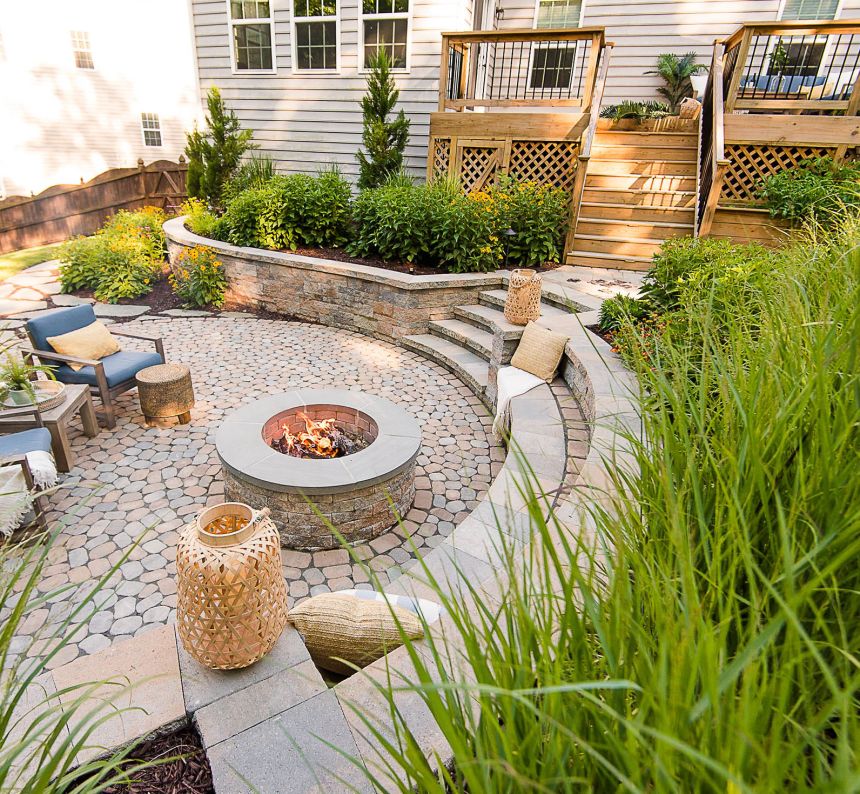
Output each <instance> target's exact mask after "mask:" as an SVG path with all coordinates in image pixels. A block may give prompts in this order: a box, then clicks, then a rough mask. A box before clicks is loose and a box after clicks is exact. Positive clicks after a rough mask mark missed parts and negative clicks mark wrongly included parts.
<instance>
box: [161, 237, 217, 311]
mask: <svg viewBox="0 0 860 794" xmlns="http://www.w3.org/2000/svg"><path fill="white" fill-rule="evenodd" d="M168 278H169V279H170V286H171V287H172V288H173V291H174V293H175V294H176V295H178V296H179V297H180V298H181V299H182V300H183V301H184V303H185V305H186V306H189V307H192V308H200V307H203V306H215V307H216V308H220V307H221V306H223V305H224V294H225V292H226V291H227V276H226V275H225V273H224V266H223V265H222V264H221V262H220V261H219V260H218V259H216V257H215V251H213V250H212V249H211V248H207V247H206V246H205V245H195V246H194V247H193V248H183V249H182V250H181V251H180V252H179V253H178V254H177V255H176V257H175V258H174V261H173V264H172V265H171V268H170V275H169V276H168Z"/></svg>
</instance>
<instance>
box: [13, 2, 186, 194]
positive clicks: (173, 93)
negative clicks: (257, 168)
mask: <svg viewBox="0 0 860 794" xmlns="http://www.w3.org/2000/svg"><path fill="white" fill-rule="evenodd" d="M72 31H85V32H87V33H88V34H89V38H90V45H91V50H92V58H93V63H94V66H95V68H94V69H92V70H85V69H78V68H76V67H75V63H74V55H73V49H72V45H71V32H72ZM0 35H2V40H3V44H4V57H3V58H2V59H0V108H2V111H3V124H2V129H0V144H2V145H0V187H2V188H3V189H4V191H5V194H6V195H9V196H12V195H29V194H30V193H39V192H41V191H42V190H44V189H45V188H47V187H50V186H52V185H55V184H70V183H71V184H74V183H78V182H81V181H87V180H89V179H91V178H92V177H94V176H96V175H97V174H100V173H101V172H103V171H105V170H107V169H110V168H128V167H134V166H135V165H136V164H137V161H138V158H142V159H143V160H144V161H145V162H146V163H150V162H153V161H155V160H173V161H176V160H177V158H178V157H179V156H180V154H182V151H183V149H184V147H185V132H186V130H188V129H190V128H191V127H192V126H193V124H194V122H195V120H196V119H198V118H199V117H200V116H201V113H200V94H199V89H198V84H197V78H196V74H195V65H194V58H193V52H192V49H191V19H190V13H189V9H188V7H187V5H186V4H185V3H183V2H178V0H137V2H133V1H132V0H127V1H126V2H123V3H117V2H115V0H90V2H87V3H69V2H67V1H65V0H41V2H39V3H8V4H6V5H5V6H4V11H3V14H2V15H0ZM141 113H156V114H158V116H159V121H160V127H161V138H162V145H161V146H146V145H144V142H143V134H142V132H141V118H140V116H141Z"/></svg>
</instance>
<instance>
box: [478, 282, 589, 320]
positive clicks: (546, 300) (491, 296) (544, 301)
mask: <svg viewBox="0 0 860 794" xmlns="http://www.w3.org/2000/svg"><path fill="white" fill-rule="evenodd" d="M507 297H508V293H507V291H506V290H503V289H490V290H485V291H484V292H482V293H481V294H480V296H479V300H480V301H481V303H483V304H484V305H485V306H495V307H497V308H501V309H504V307H505V298H507ZM569 307H570V303H569V302H567V301H566V300H565V298H564V296H563V295H560V294H559V293H557V292H555V291H554V290H552V289H550V288H549V287H548V285H547V284H544V285H543V289H542V290H541V306H540V313H541V316H542V317H551V316H556V317H560V316H563V315H566V314H570V313H571V311H570V308H569ZM573 309H574V310H575V311H580V310H581V311H587V307H582V306H576V305H574V306H573Z"/></svg>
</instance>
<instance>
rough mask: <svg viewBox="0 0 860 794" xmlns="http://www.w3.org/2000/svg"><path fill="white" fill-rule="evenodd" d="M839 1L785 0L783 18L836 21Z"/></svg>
mask: <svg viewBox="0 0 860 794" xmlns="http://www.w3.org/2000/svg"><path fill="white" fill-rule="evenodd" d="M838 10H839V0H785V7H784V8H783V9H782V18H783V19H785V20H792V19H836V12H837V11H838Z"/></svg>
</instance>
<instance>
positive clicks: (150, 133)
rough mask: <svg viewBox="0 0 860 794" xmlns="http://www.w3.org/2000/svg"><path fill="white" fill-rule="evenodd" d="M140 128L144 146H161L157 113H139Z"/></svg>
mask: <svg viewBox="0 0 860 794" xmlns="http://www.w3.org/2000/svg"><path fill="white" fill-rule="evenodd" d="M140 126H141V128H142V129H143V143H144V145H146V146H161V122H160V121H159V119H158V114H157V113H141V114H140Z"/></svg>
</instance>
